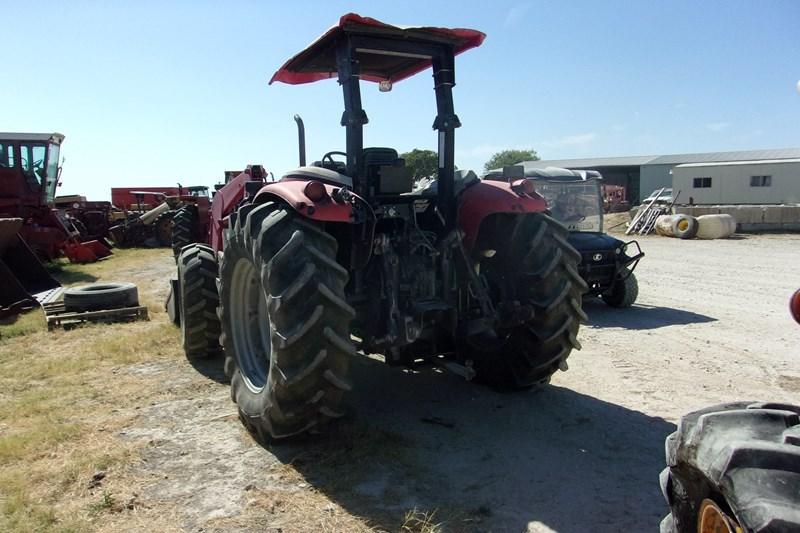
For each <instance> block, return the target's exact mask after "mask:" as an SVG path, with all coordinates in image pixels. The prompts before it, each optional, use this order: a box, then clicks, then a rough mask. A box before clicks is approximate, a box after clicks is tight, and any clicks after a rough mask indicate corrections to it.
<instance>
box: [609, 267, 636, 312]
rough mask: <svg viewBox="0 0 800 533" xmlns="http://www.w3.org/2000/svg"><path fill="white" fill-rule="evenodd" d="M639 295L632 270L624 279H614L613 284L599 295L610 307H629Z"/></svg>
mask: <svg viewBox="0 0 800 533" xmlns="http://www.w3.org/2000/svg"><path fill="white" fill-rule="evenodd" d="M638 296H639V282H638V281H636V276H635V275H634V273H633V272H631V273H630V274H628V277H626V278H625V279H617V280H614V284H613V285H611V288H610V289H608V290H607V291H606V292H604V293H603V294H601V295H600V297H601V298H602V299H603V301H604V302H605V303H607V304H608V305H610V306H611V307H620V308H625V307H630V306H632V305H633V304H634V302H636V298H637V297H638Z"/></svg>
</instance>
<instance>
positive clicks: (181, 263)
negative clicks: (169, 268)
mask: <svg viewBox="0 0 800 533" xmlns="http://www.w3.org/2000/svg"><path fill="white" fill-rule="evenodd" d="M178 290H179V291H180V297H179V299H178V301H179V302H180V313H179V316H180V325H181V345H182V346H183V351H184V352H185V353H186V358H187V359H202V358H206V357H213V356H215V355H219V354H220V353H221V352H222V348H221V347H220V345H219V336H220V332H221V330H220V324H219V317H217V307H218V306H219V294H218V292H217V259H216V254H215V253H214V250H212V249H211V248H210V247H208V246H206V245H204V244H194V245H191V246H187V247H186V248H184V249H183V251H182V252H181V254H180V256H178Z"/></svg>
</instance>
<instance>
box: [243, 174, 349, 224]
mask: <svg viewBox="0 0 800 533" xmlns="http://www.w3.org/2000/svg"><path fill="white" fill-rule="evenodd" d="M308 181H309V180H305V179H303V180H301V179H283V180H281V181H278V182H275V183H270V184H267V185H265V186H264V187H262V188H261V190H260V191H258V194H256V199H255V201H256V203H260V202H263V201H264V200H265V198H266V197H268V196H276V197H278V198H280V199H281V200H283V201H284V202H286V203H287V204H289V205H290V206H292V207H293V208H294V209H295V210H296V211H297V212H298V213H299V214H301V215H303V216H304V217H306V218H310V219H312V220H319V221H320V222H352V220H353V219H352V214H353V207H352V206H351V205H350V204H338V203H336V202H334V201H333V199H332V198H331V194H333V191H334V190H335V189H338V188H339V187H337V186H334V185H328V184H327V183H323V185H324V186H325V190H326V191H327V192H328V196H327V197H326V198H323V199H322V200H320V201H319V202H312V201H311V200H309V198H308V196H306V193H305V192H304V189H305V186H306V185H307V184H308ZM354 196H355V194H354Z"/></svg>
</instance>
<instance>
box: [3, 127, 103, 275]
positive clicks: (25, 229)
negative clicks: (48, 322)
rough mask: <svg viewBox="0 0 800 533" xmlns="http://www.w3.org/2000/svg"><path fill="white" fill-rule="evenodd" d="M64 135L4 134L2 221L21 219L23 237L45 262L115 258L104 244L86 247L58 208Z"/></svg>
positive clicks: (85, 243)
mask: <svg viewBox="0 0 800 533" xmlns="http://www.w3.org/2000/svg"><path fill="white" fill-rule="evenodd" d="M63 141H64V136H63V135H61V134H60V133H0V218H21V219H22V220H23V226H22V229H21V230H20V237H22V239H24V240H25V242H27V244H28V246H30V248H31V249H32V250H33V251H34V253H36V255H37V256H38V257H39V258H40V259H43V260H52V259H55V258H56V257H58V256H59V255H60V254H61V253H64V255H66V256H67V257H69V259H70V260H71V261H73V262H80V263H84V262H91V261H96V260H97V259H98V258H101V257H105V256H107V255H110V254H111V250H109V249H108V247H106V246H105V245H104V244H103V243H101V242H99V241H96V240H90V241H86V242H81V239H80V233H79V231H78V230H77V229H75V228H74V227H72V225H71V224H70V222H69V221H68V220H67V219H66V218H64V216H63V215H62V214H61V213H59V211H58V210H57V209H55V208H54V203H53V202H54V199H55V194H56V187H57V186H58V179H59V177H60V174H61V167H59V165H58V156H59V152H60V150H61V143H62V142H63Z"/></svg>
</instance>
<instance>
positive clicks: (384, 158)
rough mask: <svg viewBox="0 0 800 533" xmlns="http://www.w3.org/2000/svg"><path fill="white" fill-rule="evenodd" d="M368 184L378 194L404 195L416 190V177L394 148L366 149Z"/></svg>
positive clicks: (365, 166) (365, 164) (365, 168)
mask: <svg viewBox="0 0 800 533" xmlns="http://www.w3.org/2000/svg"><path fill="white" fill-rule="evenodd" d="M362 153H363V156H364V170H365V172H366V175H367V183H368V184H369V186H370V188H371V189H373V190H374V191H375V192H376V193H377V194H388V195H391V194H404V193H408V192H411V191H412V190H413V189H414V176H413V175H412V171H411V169H410V168H408V167H407V166H406V160H405V159H403V158H401V157H398V155H397V150H395V149H394V148H380V147H371V148H364V151H363V152H362Z"/></svg>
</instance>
